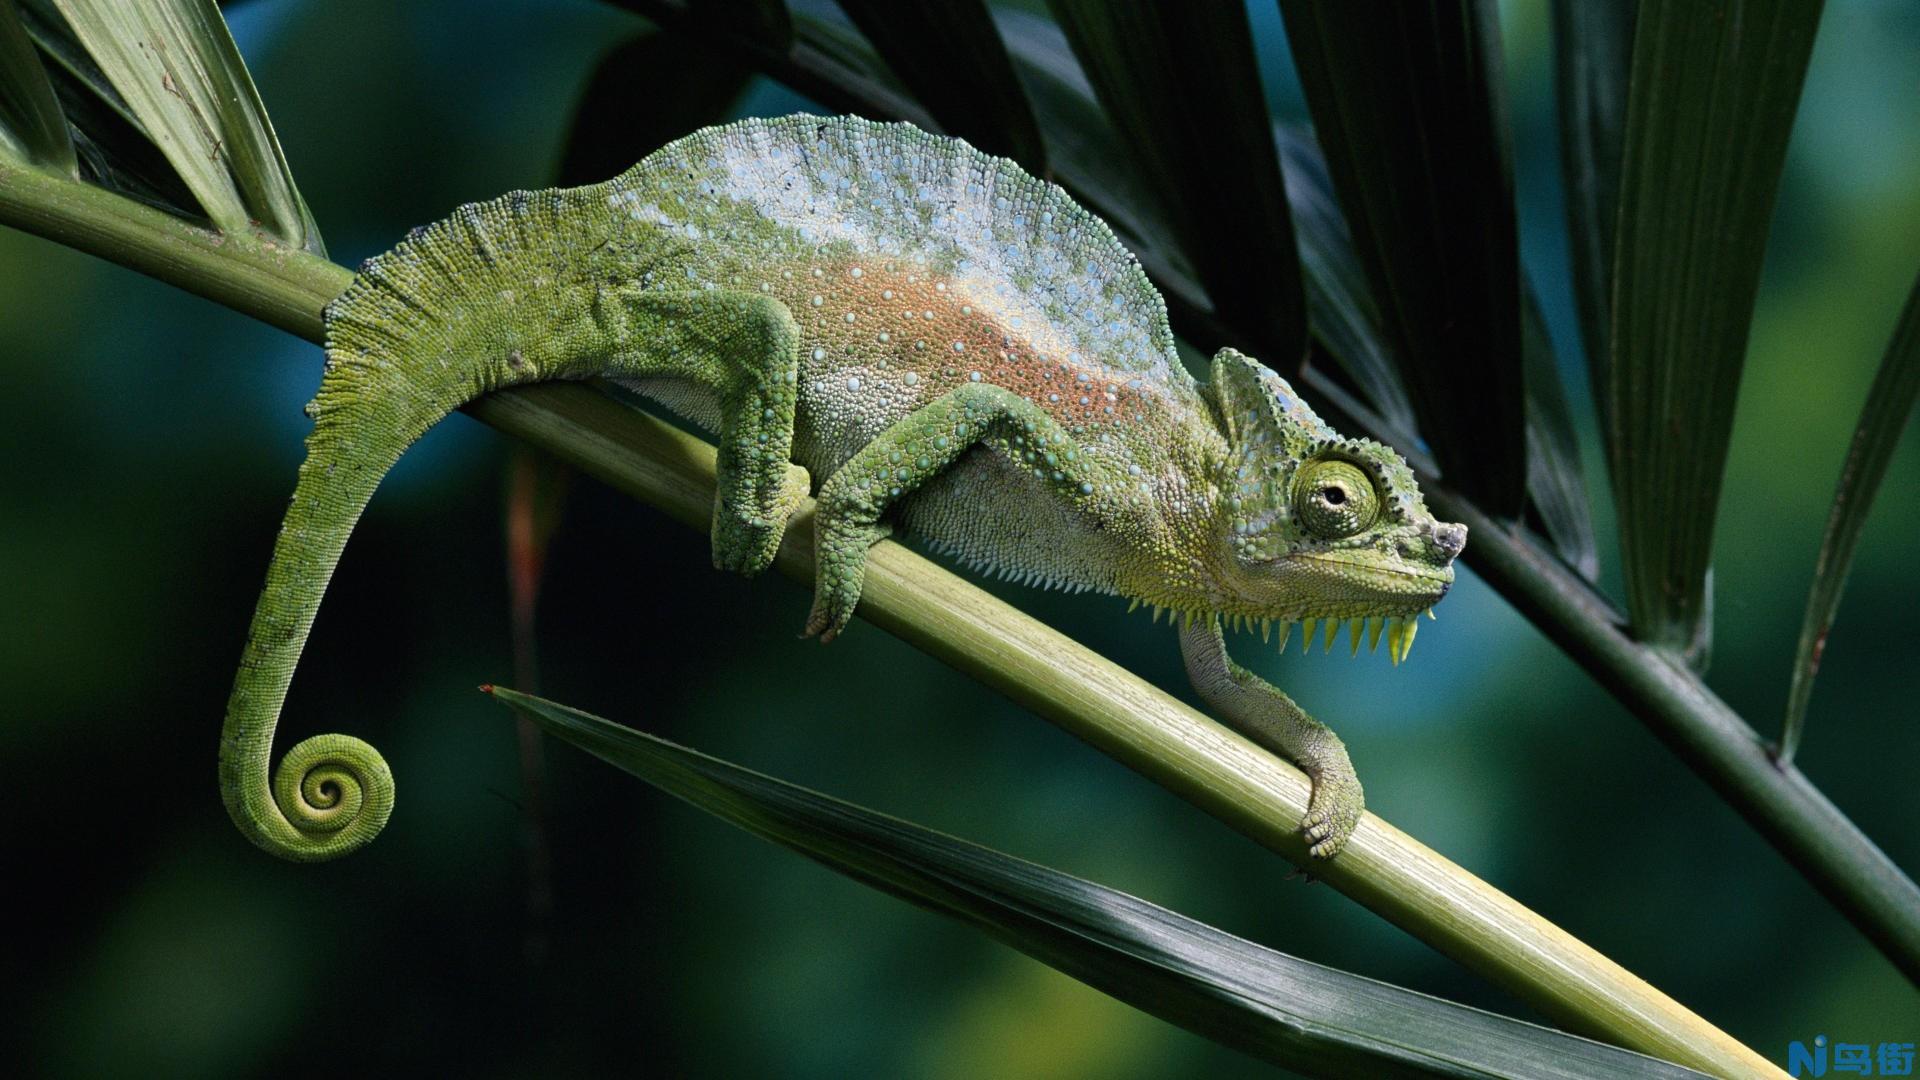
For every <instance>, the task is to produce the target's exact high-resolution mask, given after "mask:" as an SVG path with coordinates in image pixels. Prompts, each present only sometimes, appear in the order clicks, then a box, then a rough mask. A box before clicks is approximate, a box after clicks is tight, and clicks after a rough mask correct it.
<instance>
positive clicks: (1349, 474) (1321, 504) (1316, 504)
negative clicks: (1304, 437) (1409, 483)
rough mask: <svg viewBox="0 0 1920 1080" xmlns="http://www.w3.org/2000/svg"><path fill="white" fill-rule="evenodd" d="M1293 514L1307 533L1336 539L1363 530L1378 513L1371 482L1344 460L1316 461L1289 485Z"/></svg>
mask: <svg viewBox="0 0 1920 1080" xmlns="http://www.w3.org/2000/svg"><path fill="white" fill-rule="evenodd" d="M1293 492H1294V494H1293V503H1294V513H1295V515H1296V516H1297V517H1298V518H1299V520H1300V523H1301V524H1302V525H1304V526H1305V527H1306V530H1307V531H1308V532H1309V533H1312V534H1313V535H1314V536H1317V537H1319V538H1321V539H1322V540H1339V539H1343V538H1345V537H1348V536H1352V535H1353V534H1355V533H1358V532H1361V531H1364V530H1365V529H1366V528H1367V527H1368V526H1370V525H1372V524H1373V521H1374V518H1376V517H1378V516H1379V513H1380V496H1379V493H1378V492H1376V491H1375V490H1374V487H1373V479H1372V478H1371V477H1369V476H1368V475H1367V474H1366V473H1365V472H1364V471H1362V470H1361V469H1360V467H1359V466H1357V465H1354V464H1353V463H1351V462H1346V461H1316V462H1314V463H1312V464H1310V465H1308V466H1307V467H1306V468H1304V469H1301V470H1300V475H1299V476H1298V477H1297V478H1295V480H1294V482H1293Z"/></svg>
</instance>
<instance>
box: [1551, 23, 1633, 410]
mask: <svg viewBox="0 0 1920 1080" xmlns="http://www.w3.org/2000/svg"><path fill="white" fill-rule="evenodd" d="M1638 9H1639V0H1554V3H1553V53H1554V92H1555V96H1556V97H1557V98H1558V105H1559V111H1560V173H1561V176H1562V178H1563V181H1564V184H1565V188H1566V195H1567V232H1568V235H1569V238H1570V240H1571V245H1572V249H1573V250H1572V264H1573V298H1574V303H1575V305H1576V307H1577V308H1578V310H1579V314H1580V335H1581V341H1582V343H1583V344H1584V345H1585V347H1586V354H1587V372H1588V375H1589V376H1590V377H1591V378H1592V383H1593V386H1594V396H1595V397H1596V398H1597V399H1600V401H1599V404H1600V405H1601V406H1602V407H1605V404H1606V402H1605V400H1604V399H1605V397H1606V395H1605V394H1604V393H1603V392H1602V391H1601V388H1602V387H1604V386H1605V385H1606V370H1607V363H1608V355H1609V350H1608V346H1607V331H1608V325H1609V322H1610V320H1611V318H1612V312H1613V302H1612V299H1611V290H1612V288H1613V232H1614V225H1615V222H1616V221H1617V220H1618V218H1619V211H1620V139H1621V133H1622V132H1623V130H1624V129H1625V127H1626V119H1627V64H1628V62H1629V60H1630V59H1631V55H1632V49H1633V19H1634V13H1635V12H1636V11H1637V10H1638Z"/></svg>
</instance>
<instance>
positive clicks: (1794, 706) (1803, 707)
mask: <svg viewBox="0 0 1920 1080" xmlns="http://www.w3.org/2000/svg"><path fill="white" fill-rule="evenodd" d="M1916 395H1920V277H1916V278H1915V279H1914V282H1913V291H1912V292H1910V293H1908V294H1907V306H1906V308H1905V309H1904V310H1902V311H1901V312H1900V322H1899V323H1898V324H1897V325H1896V326H1895V327H1894V331H1893V341H1892V342H1890V343H1889V344H1888V345H1887V353H1886V355H1885V356H1884V357H1882V358H1881V360H1880V370H1879V371H1878V372H1877V373H1876V374H1875V375H1874V377H1873V387H1872V388H1871V389H1869V390H1868V391H1867V404H1866V407H1865V408H1863V409H1861V410H1860V424H1859V426H1858V427H1855V428H1854V429H1853V444H1852V445H1851V446H1849V447H1848V448H1847V460H1846V463H1845V464H1844V465H1842V466H1841V467H1840V482H1839V484H1838V485H1837V486H1836V487H1835V488H1834V492H1833V510H1832V512H1830V513H1829V514H1828V515H1827V531H1826V535H1824V536H1822V537H1821V538H1820V558H1819V561H1818V562H1816V563H1814V566H1813V589H1812V591H1810V592H1809V593H1808V595H1807V615H1806V620H1805V621H1804V622H1803V623H1801V625H1800V651H1799V653H1798V654H1797V655H1796V656H1795V657H1794V658H1793V687H1792V689H1791V690H1789V691H1788V693H1787V719H1786V724H1785V726H1784V727H1783V728H1782V729H1781V732H1780V751H1779V757H1780V760H1782V761H1791V760H1793V752H1794V750H1795V749H1796V748H1797V747H1798V746H1799V744H1800V732H1801V728H1802V727H1803V726H1804V724H1805V722H1806V716H1807V699H1808V698H1809V697H1811V696H1812V695H1813V677H1814V675H1816V674H1817V673H1818V672H1819V670H1820V657H1821V654H1822V653H1824V652H1825V651H1826V647H1827V631H1828V630H1829V629H1831V628H1832V627H1833V618H1834V615H1835V614H1836V613H1837V612H1838V611H1839V610H1840V593H1841V591H1842V590H1843V589H1845V588H1846V585H1847V570H1848V569H1849V568H1851V567H1852V566H1853V549H1854V546H1855V545H1857V544H1858V543H1859V542H1860V530H1861V528H1862V527H1864V526H1865V525H1866V523H1867V511H1868V510H1870V509H1872V507H1873V497H1874V495H1875V494H1876V493H1877V492H1878V491H1879V490H1880V479H1881V477H1883V476H1885V475H1886V473H1887V463H1888V462H1889V461H1891V460H1892V459H1893V450H1894V447H1896V446H1898V445H1899V443H1900V433H1901V432H1902V431H1903V430H1905V428H1906V426H1907V418H1908V417H1909V416H1911V415H1913V402H1914V397H1915V396H1916Z"/></svg>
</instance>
